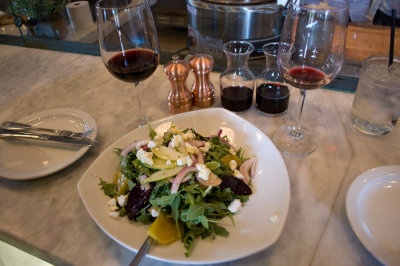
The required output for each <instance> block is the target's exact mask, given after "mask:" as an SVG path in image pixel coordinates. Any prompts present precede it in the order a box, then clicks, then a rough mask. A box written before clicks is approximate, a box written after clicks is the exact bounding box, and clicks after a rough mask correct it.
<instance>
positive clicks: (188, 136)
mask: <svg viewBox="0 0 400 266" xmlns="http://www.w3.org/2000/svg"><path fill="white" fill-rule="evenodd" d="M182 136H183V139H184V140H191V139H194V138H195V135H194V133H193V131H191V130H190V129H189V130H188V131H187V132H186V133H185V134H183V135H182Z"/></svg>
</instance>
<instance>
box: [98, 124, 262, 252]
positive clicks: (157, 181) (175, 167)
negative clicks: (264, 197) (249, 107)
mask: <svg viewBox="0 0 400 266" xmlns="http://www.w3.org/2000/svg"><path fill="white" fill-rule="evenodd" d="M115 150H116V152H117V153H118V155H119V156H120V164H119V167H118V169H117V171H116V174H115V177H114V180H113V181H112V182H111V183H108V182H105V181H103V180H102V179H100V186H101V189H102V190H103V191H104V193H105V194H106V195H108V196H109V197H110V200H109V201H108V202H107V204H108V206H109V208H110V212H109V215H110V217H112V218H119V217H123V216H127V218H128V219H129V220H131V221H134V222H140V223H144V224H150V223H152V222H153V221H154V220H156V222H157V220H158V218H157V217H159V218H160V219H161V216H162V217H164V218H163V219H169V221H171V223H172V224H173V225H174V226H173V228H172V230H171V229H168V228H167V227H166V226H159V225H158V227H157V228H152V226H151V227H150V230H149V235H150V236H151V237H153V238H155V239H156V240H157V242H159V243H161V244H166V243H169V242H171V241H174V240H176V239H180V240H181V241H182V242H183V244H184V246H185V248H186V253H185V255H186V256H190V254H191V252H192V250H193V247H194V244H195V241H196V240H197V239H200V238H201V239H204V238H210V239H215V237H216V236H223V237H227V236H228V235H229V232H228V231H227V230H226V229H225V228H224V227H223V226H222V225H221V219H222V218H224V217H226V216H228V217H230V218H231V220H232V223H234V220H233V216H234V214H235V213H238V212H239V211H240V209H241V208H242V206H243V205H244V204H245V202H246V201H247V200H248V199H249V196H250V195H251V194H252V188H251V186H252V184H251V182H252V178H254V173H255V172H254V171H255V164H256V160H255V158H247V157H246V155H245V152H244V150H243V148H241V147H240V148H235V147H234V146H233V145H232V144H231V143H230V141H229V139H228V138H227V137H226V136H223V132H222V130H219V132H218V133H217V134H215V135H212V136H202V135H201V134H199V133H198V132H196V131H195V130H194V129H191V128H187V129H184V130H181V129H179V128H177V127H176V126H175V125H174V124H171V126H170V128H169V129H168V131H166V132H164V133H163V134H161V135H157V133H156V132H155V131H154V130H153V129H151V128H150V136H149V138H148V139H145V140H139V141H135V142H133V143H131V144H130V145H128V146H127V147H125V148H123V149H115ZM165 217H166V218H165ZM156 222H154V223H153V224H156ZM163 222H164V221H161V223H163ZM168 230H169V231H175V232H176V233H175V235H176V237H174V236H173V235H174V233H173V232H169V231H168Z"/></svg>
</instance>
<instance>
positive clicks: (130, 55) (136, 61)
mask: <svg viewBox="0 0 400 266" xmlns="http://www.w3.org/2000/svg"><path fill="white" fill-rule="evenodd" d="M157 66H158V54H157V53H155V52H154V51H152V50H149V49H130V50H127V51H124V52H119V53H117V54H115V55H114V56H113V57H111V58H110V60H109V61H108V62H107V64H106V67H107V69H108V71H110V72H111V73H112V74H113V75H114V76H115V77H116V78H118V79H120V80H123V81H126V82H139V81H142V80H145V79H147V78H148V77H149V76H151V74H153V72H154V71H155V70H156V69H157Z"/></svg>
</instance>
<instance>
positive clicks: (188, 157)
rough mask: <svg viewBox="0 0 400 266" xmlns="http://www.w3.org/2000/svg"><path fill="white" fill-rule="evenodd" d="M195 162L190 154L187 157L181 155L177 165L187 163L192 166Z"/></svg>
mask: <svg viewBox="0 0 400 266" xmlns="http://www.w3.org/2000/svg"><path fill="white" fill-rule="evenodd" d="M192 164H193V160H192V158H190V156H189V155H188V156H186V157H181V158H178V160H176V165H179V166H182V165H187V166H191V165H192Z"/></svg>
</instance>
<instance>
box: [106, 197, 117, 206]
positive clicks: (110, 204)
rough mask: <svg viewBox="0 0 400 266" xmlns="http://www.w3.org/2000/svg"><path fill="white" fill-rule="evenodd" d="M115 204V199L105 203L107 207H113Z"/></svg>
mask: <svg viewBox="0 0 400 266" xmlns="http://www.w3.org/2000/svg"><path fill="white" fill-rule="evenodd" d="M116 204H117V200H116V199H115V198H112V199H110V200H109V201H107V205H108V206H114V205H116Z"/></svg>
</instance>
